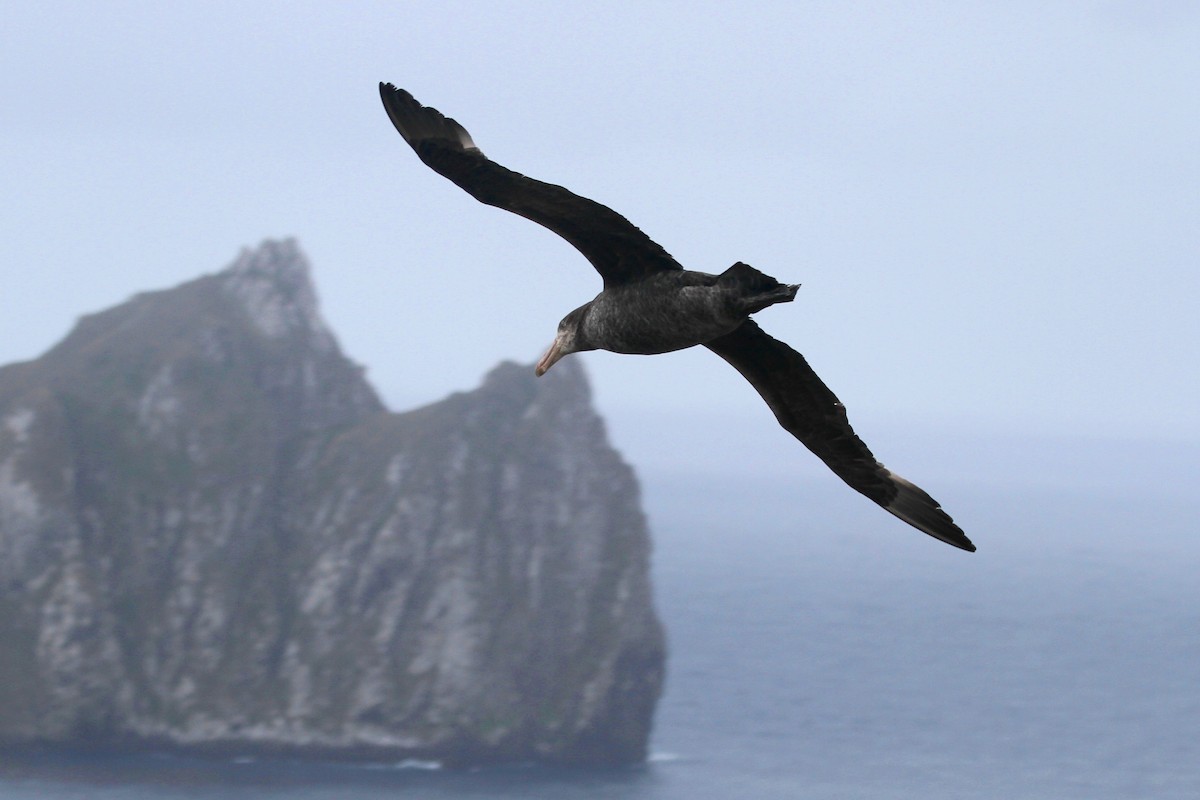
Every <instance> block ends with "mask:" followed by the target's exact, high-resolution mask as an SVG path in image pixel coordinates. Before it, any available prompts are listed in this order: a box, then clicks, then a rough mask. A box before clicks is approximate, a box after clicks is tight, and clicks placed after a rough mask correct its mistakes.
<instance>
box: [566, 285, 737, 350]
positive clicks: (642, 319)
mask: <svg viewBox="0 0 1200 800" xmlns="http://www.w3.org/2000/svg"><path fill="white" fill-rule="evenodd" d="M731 299H732V298H731V297H730V296H729V292H728V291H726V290H725V289H723V288H722V287H719V286H718V285H717V276H715V275H709V274H707V273H703V272H673V273H663V274H661V275H655V276H652V277H650V278H647V279H646V280H643V281H638V282H637V283H631V284H625V285H622V286H616V287H613V288H611V289H606V290H605V291H603V292H601V293H600V294H598V295H597V296H596V299H595V300H593V301H592V305H591V309H590V310H589V311H588V315H587V317H586V318H585V320H584V324H583V334H584V336H585V337H586V339H587V341H588V343H589V344H591V345H593V346H594V347H597V348H599V349H601V350H610V351H612V352H614V353H638V354H644V355H645V354H652V353H667V352H670V351H672V350H682V349H684V348H685V347H692V346H694V345H697V344H703V343H704V342H709V341H712V340H713V339H715V338H717V337H718V336H723V335H724V334H726V333H729V332H730V331H732V330H733V329H734V328H736V327H737V326H738V325H740V324H741V323H742V321H743V320H745V319H746V315H745V314H744V313H739V312H737V311H736V310H735V308H736V305H735V304H734V303H733V302H731Z"/></svg>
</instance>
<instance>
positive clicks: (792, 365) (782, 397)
mask: <svg viewBox="0 0 1200 800" xmlns="http://www.w3.org/2000/svg"><path fill="white" fill-rule="evenodd" d="M379 94H380V96H381V97H382V98H383V106H384V108H386V109H387V114H388V117H390V118H391V120H392V124H393V125H395V126H396V130H398V131H400V135H401V136H403V137H404V141H406V142H408V144H409V146H411V147H412V149H413V150H415V151H416V153H417V155H418V156H419V157H420V159H421V160H422V161H424V162H425V163H426V164H427V165H428V166H429V167H430V168H432V169H433V170H434V171H435V172H437V173H438V174H440V175H443V176H445V177H446V178H449V179H450V180H451V181H453V182H454V183H456V184H457V185H458V186H459V187H461V188H462V189H464V190H466V192H467V193H468V194H470V195H471V196H472V197H474V198H475V199H476V200H479V201H480V202H483V203H487V204H488V205H492V206H496V207H497V208H503V209H505V210H506V211H511V212H513V213H514V214H520V215H521V216H522V217H525V218H526V219H531V220H533V221H534V222H536V223H538V224H539V225H543V226H545V227H547V228H549V229H550V230H552V231H554V232H555V233H557V234H558V235H559V236H561V237H563V238H564V239H566V240H567V241H568V242H570V243H571V244H572V245H574V246H575V248H576V249H577V250H579V252H580V253H582V254H583V256H584V258H586V259H587V260H588V261H590V262H591V263H592V266H594V267H595V268H596V271H597V272H599V273H600V277H601V278H603V279H604V289H603V291H601V292H600V294H598V295H596V297H595V298H594V299H593V300H591V301H590V302H588V303H584V304H583V305H582V306H580V307H579V308H577V309H575V310H574V311H572V312H571V313H570V314H567V316H566V317H564V318H563V320H562V322H560V323H559V324H558V333H557V335H556V336H555V338H554V344H553V345H551V347H550V349H549V350H548V351H547V352H546V355H545V356H543V357H542V359H541V361H539V362H538V364H537V368H536V372H537V374H538V375H542V374H543V373H545V372H546V370H548V369H550V367H552V366H553V365H554V363H555V362H556V361H558V360H559V359H560V358H562V357H563V356H565V355H568V354H570V353H577V352H581V351H584V350H610V351H613V352H616V353H639V354H651V353H666V352H670V351H672V350H681V349H683V348H685V347H693V346H695V345H698V344H699V345H704V346H705V347H707V348H708V349H709V350H711V351H713V352H714V353H716V354H717V355H719V356H720V357H721V358H723V359H725V360H726V361H728V362H729V363H730V364H731V365H732V366H733V368H734V369H736V370H737V371H738V372H740V373H741V374H742V376H743V377H744V378H745V379H746V380H748V381H749V382H750V384H751V385H752V386H754V388H755V389H756V390H758V393H759V394H760V395H762V398H763V399H764V400H766V401H767V405H768V406H770V408H771V410H772V411H774V412H775V417H776V419H778V420H779V424H780V425H782V426H783V427H784V429H785V430H787V431H788V432H789V433H791V434H792V435H793V436H795V437H796V438H797V439H799V440H800V441H801V442H802V443H803V444H804V446H805V447H807V448H808V449H809V450H811V451H812V452H813V453H815V454H816V455H817V457H818V458H820V459H821V460H822V461H824V462H825V464H826V465H827V466H828V467H829V468H830V469H831V470H833V471H834V473H835V474H836V475H837V476H838V477H839V478H841V479H842V480H844V481H845V482H846V483H847V484H849V485H850V486H851V487H852V488H854V489H856V490H857V491H859V492H861V493H862V494H864V495H866V496H867V497H869V498H870V499H871V500H873V501H875V502H876V503H878V504H879V505H881V506H883V507H884V508H885V509H887V510H888V511H890V512H891V513H892V514H895V515H896V516H897V517H899V518H900V519H902V520H904V521H905V522H907V523H909V524H910V525H912V526H913V527H915V528H917V529H919V530H922V531H924V532H925V533H927V534H929V535H930V536H933V537H935V538H937V539H941V540H942V541H943V542H946V543H947V544H952V545H954V546H955V547H960V548H962V549H963V550H971V551H973V550H974V549H975V545H973V544H971V540H970V539H968V538H967V537H966V535H965V534H963V532H962V530H960V529H959V527H958V526H957V525H955V524H954V521H953V520H952V519H951V518H950V516H949V515H948V514H946V512H945V511H942V509H941V506H939V505H938V504H937V502H936V501H935V500H934V499H933V498H932V497H930V496H929V495H928V494H926V493H925V492H924V491H923V490H922V489H921V488H919V487H917V486H915V485H913V484H912V483H909V482H908V481H906V480H905V479H904V478H901V477H900V476H899V475H896V474H895V473H893V472H892V471H890V470H888V469H887V468H886V467H884V466H883V464H880V463H879V462H878V461H876V460H875V456H873V455H872V454H871V451H870V450H869V449H867V446H866V445H865V444H863V442H862V440H861V439H859V438H858V436H857V435H855V433H854V429H853V428H851V427H850V423H849V422H848V421H847V419H846V409H845V407H844V406H843V405H842V404H841V402H840V401H839V400H838V399H837V397H836V396H835V395H834V394H833V392H831V391H830V390H829V387H827V386H826V385H825V384H824V382H822V381H821V379H820V378H818V377H817V374H816V373H815V372H813V370H812V368H811V367H810V366H809V365H808V362H807V361H805V360H804V357H803V356H801V355H800V354H799V353H797V352H796V351H795V350H793V349H792V348H790V347H788V346H787V345H786V344H784V343H783V342H780V341H779V340H777V339H774V338H772V337H770V336H768V335H767V334H766V333H764V332H763V330H762V329H761V328H760V327H758V325H757V323H755V322H754V321H753V320H751V319H750V317H749V315H750V314H753V313H754V312H756V311H761V310H762V309H764V308H766V307H767V306H769V305H772V304H774V303H786V302H789V301H791V300H792V298H793V297H795V295H796V289H797V286H795V285H785V284H781V283H779V281H777V280H775V279H774V278H771V277H769V276H767V275H764V274H763V273H761V272H759V271H758V270H756V269H754V268H753V267H751V266H748V265H746V264H742V263H740V262H739V263H737V264H734V265H733V266H732V267H730V268H729V269H727V270H725V271H724V272H723V273H721V274H720V275H710V274H708V273H705V272H693V271H691V270H685V269H684V268H683V267H681V266H680V265H679V263H678V262H676V261H675V259H673V258H672V257H671V256H670V255H668V253H667V251H666V250H663V248H662V247H660V246H659V245H658V244H657V243H656V242H654V241H653V240H652V239H650V237H649V236H647V235H646V234H644V233H642V232H641V231H640V230H639V229H638V228H637V227H635V226H634V225H633V223H631V222H630V221H629V220H627V219H625V218H624V217H622V216H621V215H620V214H618V213H617V212H615V211H613V210H612V209H611V208H608V207H607V206H603V205H601V204H600V203H597V202H595V201H593V200H589V199H587V198H586V197H580V196H579V195H577V194H574V193H573V192H571V191H569V190H567V189H564V188H563V187H561V186H555V185H553V184H549V183H542V182H541V181H538V180H534V179H533V178H527V177H526V176H524V175H521V174H519V173H517V172H513V171H512V170H510V169H506V168H505V167H502V166H500V165H499V164H497V163H496V162H494V161H492V160H491V159H489V158H488V157H487V156H485V155H484V154H483V152H482V151H481V150H480V149H479V148H478V147H476V146H475V143H474V142H473V141H471V135H470V134H469V133H467V131H466V130H465V129H464V128H463V127H462V126H461V125H459V124H458V123H457V122H455V121H454V120H453V119H450V118H449V117H446V116H443V115H442V114H441V113H440V112H438V111H437V109H434V108H429V107H428V106H422V105H421V104H420V103H418V102H417V101H416V100H415V99H413V96H412V95H410V94H409V93H408V92H406V91H404V90H403V89H397V88H396V87H395V86H392V85H391V84H390V83H381V84H379Z"/></svg>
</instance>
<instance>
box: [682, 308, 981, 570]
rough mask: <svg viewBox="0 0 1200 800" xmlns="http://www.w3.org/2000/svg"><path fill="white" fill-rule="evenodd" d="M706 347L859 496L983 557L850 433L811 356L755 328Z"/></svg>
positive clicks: (937, 509)
mask: <svg viewBox="0 0 1200 800" xmlns="http://www.w3.org/2000/svg"><path fill="white" fill-rule="evenodd" d="M705 346H706V347H708V349H709V350H712V351H713V352H714V353H716V354H717V355H719V356H720V357H721V358H723V359H725V360H726V361H728V362H729V363H730V364H731V365H733V368H734V369H736V370H737V371H738V372H740V373H741V374H742V376H743V377H745V378H746V380H748V381H750V384H751V385H752V386H753V387H754V388H755V389H756V390H758V393H759V394H760V395H762V398H763V399H764V400H766V401H767V405H768V406H770V407H771V410H772V411H774V412H775V418H776V419H778V420H779V424H780V425H782V426H783V427H784V429H786V430H787V431H788V432H789V433H791V434H792V435H793V436H795V437H796V438H797V439H799V440H800V441H801V442H802V443H803V444H804V446H805V447H807V448H808V449H809V450H811V451H812V452H813V453H815V454H816V456H817V457H818V458H820V459H821V460H822V461H824V462H825V464H826V465H827V466H828V467H829V468H830V469H831V470H833V471H834V473H835V474H836V475H837V476H838V477H839V478H841V479H842V480H844V481H845V482H846V483H847V484H849V485H850V486H851V487H852V488H854V489H856V490H858V491H859V492H861V493H862V494H864V495H866V496H867V497H869V498H870V499H871V500H873V501H875V502H876V503H878V504H879V505H881V506H883V507H884V508H885V509H887V510H888V511H890V512H891V513H892V514H895V515H896V516H897V517H899V518H900V519H902V520H904V521H905V522H907V523H908V524H910V525H912V526H913V527H915V528H917V529H919V530H921V531H924V532H925V533H927V534H929V535H930V536H933V537H934V538H936V539H941V540H942V541H943V542H946V543H947V544H952V545H954V546H955V547H961V548H962V549H963V550H970V551H974V550H975V545H973V544H971V540H970V539H968V538H967V537H966V535H965V534H964V533H963V532H962V530H961V529H960V528H959V527H958V526H957V525H955V524H954V520H952V519H951V518H950V516H949V515H948V514H947V513H946V512H945V511H943V510H942V508H941V506H939V505H938V504H937V501H935V500H934V499H933V498H932V497H930V496H929V495H928V494H926V493H925V492H924V490H922V489H921V488H920V487H918V486H915V485H914V484H912V483H910V482H908V481H906V480H905V479H904V478H901V477H900V476H899V475H896V474H895V473H893V472H892V471H890V470H889V469H887V468H886V467H884V466H883V464H880V463H879V462H878V461H876V460H875V456H874V455H872V454H871V451H870V450H869V449H868V448H867V446H866V445H865V444H864V443H863V441H862V439H859V438H858V436H857V435H856V434H855V433H854V429H853V428H851V427H850V422H849V420H848V419H847V418H846V408H845V406H843V405H842V403H841V401H839V400H838V399H837V396H836V395H834V393H833V392H832V391H830V389H829V387H828V386H826V385H825V383H824V382H823V381H822V380H821V379H820V378H819V377H817V373H815V372H813V369H812V367H810V366H809V365H808V362H807V361H805V360H804V356H802V355H800V354H799V353H797V352H796V351H795V350H793V349H792V348H791V347H788V346H787V345H786V344H784V343H783V342H780V341H779V340H778V339H775V338H773V337H771V336H768V335H767V334H766V333H764V332H763V330H762V328H760V327H758V325H757V324H756V323H755V322H753V321H752V320H747V321H746V322H744V323H743V324H742V325H741V327H739V328H737V329H736V330H735V331H733V332H732V333H729V334H726V335H725V336H722V337H720V338H718V339H714V340H713V341H711V342H709V343H708V344H707V345H705Z"/></svg>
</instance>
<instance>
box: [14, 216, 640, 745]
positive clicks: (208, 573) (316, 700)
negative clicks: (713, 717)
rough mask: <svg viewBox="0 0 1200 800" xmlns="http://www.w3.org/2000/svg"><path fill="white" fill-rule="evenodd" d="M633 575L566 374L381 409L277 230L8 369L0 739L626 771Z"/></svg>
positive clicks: (610, 473) (635, 639)
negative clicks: (225, 263)
mask: <svg viewBox="0 0 1200 800" xmlns="http://www.w3.org/2000/svg"><path fill="white" fill-rule="evenodd" d="M648 561H649V537H648V533H647V529H646V522H645V518H644V516H643V514H642V512H641V509H640V506H639V494H638V486H637V483H636V481H635V478H634V475H633V472H632V470H631V469H630V468H629V467H628V466H627V465H626V464H625V463H624V462H623V461H622V460H621V458H620V456H619V455H618V454H617V453H616V452H615V451H614V450H613V448H612V447H611V446H610V445H609V444H608V442H607V439H606V436H605V431H604V426H603V423H602V421H601V419H600V418H599V417H598V416H597V414H596V412H595V410H594V409H593V408H592V406H591V402H590V398H589V390H588V386H587V382H586V379H585V377H584V375H583V373H582V370H581V369H580V368H579V367H578V365H577V364H574V363H570V362H569V361H568V362H563V363H562V364H561V365H560V366H559V368H558V369H556V370H555V371H554V372H553V373H551V374H549V375H547V376H546V377H545V378H542V379H535V378H534V376H533V370H532V368H531V367H529V366H521V367H518V366H516V365H513V364H503V365H501V366H499V367H497V368H496V369H494V370H493V371H492V372H491V373H490V374H489V375H488V376H487V377H486V379H485V380H484V382H483V384H482V386H481V387H480V388H479V389H477V390H475V391H473V392H468V393H461V394H456V395H453V396H451V397H450V398H448V399H446V400H444V401H442V402H440V403H435V404H433V405H430V406H426V407H424V408H420V409H417V410H415V411H410V412H407V413H391V412H389V411H388V410H386V409H385V408H384V407H383V405H382V403H381V402H380V400H379V398H378V397H377V395H376V393H375V391H374V390H373V389H372V388H371V386H370V385H369V384H368V383H367V381H366V379H365V377H364V375H363V371H362V370H361V369H360V368H359V367H358V366H356V365H355V364H354V363H352V362H351V361H350V360H348V359H347V358H346V357H345V356H344V355H343V354H342V352H341V350H340V348H339V346H338V344H337V342H336V339H335V338H334V336H333V335H332V333H331V332H330V330H329V329H328V327H327V326H326V325H325V323H324V322H323V321H322V319H321V317H320V315H319V313H318V310H317V304H316V298H315V292H314V289H313V286H312V283H311V280H310V277H309V268H308V265H307V263H306V260H305V258H304V256H303V255H302V254H301V253H300V251H299V250H298V248H297V246H296V245H295V243H294V242H292V241H290V240H288V241H280V242H266V243H264V244H262V245H261V246H260V247H258V248H256V249H254V250H246V251H243V253H242V254H241V255H240V256H239V257H238V258H237V260H236V261H235V262H234V263H233V264H232V265H231V266H230V267H228V268H227V269H225V270H223V271H221V272H219V273H216V274H213V275H208V276H204V277H201V278H199V279H197V280H194V281H191V282H189V283H186V284H184V285H182V286H179V287H176V288H174V289H170V290H165V291H157V292H149V293H145V294H140V295H138V296H136V297H134V298H133V299H131V300H129V301H128V302H126V303H123V304H121V305H119V306H117V307H115V308H112V309H109V310H107V311H103V312H101V313H97V314H93V315H90V316H87V317H84V318H83V319H82V320H80V322H79V323H78V325H77V326H76V327H75V328H74V330H72V331H71V333H70V334H69V335H68V336H67V337H66V338H65V339H64V340H63V341H62V342H61V343H59V344H58V345H57V346H55V347H54V348H52V349H51V350H50V351H49V352H47V353H46V354H45V355H43V356H42V357H40V358H38V359H36V360H33V361H29V362H24V363H19V364H12V365H9V366H6V367H3V368H0V643H2V645H0V748H2V747H9V748H12V747H26V746H30V745H38V746H64V747H89V748H115V749H125V750H128V749H162V748H170V749H182V750H184V751H189V752H206V753H214V754H262V753H280V754H284V753H286V754H289V755H305V754H312V755H316V756H320V757H334V758H346V759H364V760H398V759H403V758H422V759H436V760H439V761H442V762H445V763H448V764H451V765H468V764H481V763H490V762H500V761H524V760H537V761H544V762H555V763H570V764H613V763H625V762H633V761H638V760H640V759H642V758H644V756H645V753H646V743H647V738H648V735H649V730H650V725H651V721H652V717H653V712H654V708H655V704H656V702H657V699H658V696H659V693H660V689H661V685H662V679H663V663H664V646H663V635H662V630H661V626H660V624H659V622H658V619H657V617H656V616H655V612H654V608H653V604H652V598H651V592H650V582H649V564H648Z"/></svg>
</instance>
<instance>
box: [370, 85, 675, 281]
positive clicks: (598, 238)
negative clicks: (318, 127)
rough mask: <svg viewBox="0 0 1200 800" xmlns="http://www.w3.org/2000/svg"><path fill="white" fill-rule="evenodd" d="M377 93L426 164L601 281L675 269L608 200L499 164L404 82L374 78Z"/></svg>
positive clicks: (401, 133)
mask: <svg viewBox="0 0 1200 800" xmlns="http://www.w3.org/2000/svg"><path fill="white" fill-rule="evenodd" d="M379 96H380V97H381V98H382V99H383V107H384V108H385V109H386V110H387V114H388V117H389V118H390V119H391V120H392V124H393V125H395V126H396V130H398V131H399V132H400V135H401V136H403V137H404V141H406V142H408V144H409V145H410V146H411V147H412V149H413V150H415V151H416V153H417V155H418V156H420V158H421V160H422V161H424V162H425V163H426V164H427V165H428V166H429V167H430V168H432V169H433V170H434V171H435V172H437V173H438V174H440V175H442V176H444V177H446V178H449V179H450V180H451V181H453V182H454V183H455V184H457V185H458V186H459V187H461V188H462V189H464V190H465V191H466V192H467V193H468V194H470V195H471V196H472V197H474V198H475V199H476V200H478V201H480V202H481V203H487V204H488V205H491V206H496V207H497V208H503V209H504V210H506V211H511V212H513V213H514V214H519V215H521V216H522V217H525V218H526V219H530V220H533V221H534V222H536V223H538V224H539V225H542V226H544V227H547V228H549V229H550V230H552V231H554V232H555V233H557V234H558V235H559V236H561V237H562V238H564V239H566V240H567V241H568V242H570V243H571V244H572V245H574V247H575V249H577V250H578V251H579V252H580V253H582V254H583V256H584V257H585V258H586V259H587V260H588V261H590V262H591V263H592V266H594V267H595V268H596V271H597V272H599V273H600V276H601V277H602V278H603V279H604V286H605V288H609V287H612V286H618V285H620V284H623V283H630V282H632V281H637V280H640V279H641V278H644V277H646V276H648V275H652V274H654V273H656V272H664V271H670V270H678V269H682V267H680V266H679V264H678V263H677V262H676V261H675V259H673V258H671V256H670V254H668V253H667V251H666V250H664V249H663V248H662V247H661V246H660V245H659V244H658V243H657V242H655V241H654V240H653V239H651V238H650V237H649V236H647V235H646V234H644V233H642V231H641V230H640V229H638V228H637V227H636V226H635V225H634V224H633V223H632V222H630V221H629V220H627V219H625V217H623V216H621V215H620V214H618V213H617V212H615V211H613V210H612V209H611V208H609V207H608V206H605V205H601V204H600V203H597V202H596V201H594V200H589V199H587V198H586V197H580V196H579V195H577V194H575V193H574V192H571V191H570V190H568V189H564V188H563V187H562V186H555V185H554V184H552V183H543V182H542V181H538V180H534V179H533V178H528V177H526V176H524V175H522V174H520V173H518V172H513V171H512V170H510V169H507V168H505V167H502V166H500V165H499V164H497V163H496V162H494V161H492V160H491V159H489V158H488V157H487V156H485V155H484V154H483V152H482V151H481V150H480V149H479V148H478V147H476V146H475V143H474V142H473V141H472V140H471V135H470V134H469V133H467V131H466V129H464V128H463V126H462V125H459V124H458V123H457V122H455V121H454V120H453V119H451V118H449V117H446V116H443V115H442V113H441V112H439V111H438V110H437V109H435V108H430V107H428V106H423V105H421V104H420V103H418V102H417V101H416V100H415V99H414V98H413V96H412V95H411V94H409V93H408V92H406V91H404V90H403V89H397V88H396V87H395V86H392V85H391V84H390V83H381V84H379Z"/></svg>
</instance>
